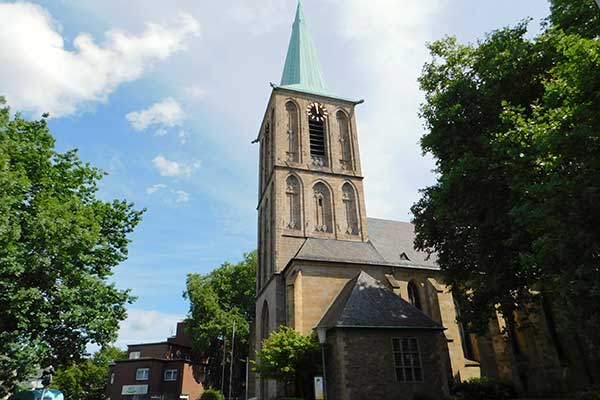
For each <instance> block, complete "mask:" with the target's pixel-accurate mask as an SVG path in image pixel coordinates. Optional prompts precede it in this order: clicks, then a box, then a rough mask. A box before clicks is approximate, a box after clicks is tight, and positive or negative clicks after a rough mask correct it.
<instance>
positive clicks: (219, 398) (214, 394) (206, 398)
mask: <svg viewBox="0 0 600 400" xmlns="http://www.w3.org/2000/svg"><path fill="white" fill-rule="evenodd" d="M224 399H225V397H223V394H221V392H219V391H218V390H217V389H206V390H205V391H204V392H203V393H202V396H200V398H199V399H198V400H224Z"/></svg>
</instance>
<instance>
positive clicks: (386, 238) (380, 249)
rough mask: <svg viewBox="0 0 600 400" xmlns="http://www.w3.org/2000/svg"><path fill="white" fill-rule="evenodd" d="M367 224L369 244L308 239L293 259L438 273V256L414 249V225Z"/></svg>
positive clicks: (368, 219)
mask: <svg viewBox="0 0 600 400" xmlns="http://www.w3.org/2000/svg"><path fill="white" fill-rule="evenodd" d="M367 223H368V224H369V241H368V242H352V241H344V240H333V239H316V238H307V239H306V240H305V241H304V244H303V245H302V247H301V248H300V250H299V251H298V253H297V254H296V256H295V257H294V259H296V260H312V261H331V262H346V263H353V264H376V265H395V266H403V267H407V268H411V267H412V268H426V269H436V270H437V269H439V266H438V265H437V263H436V257H435V255H431V256H429V255H428V254H427V253H425V252H422V251H417V250H416V249H415V248H414V244H413V242H414V239H415V230H414V226H413V224H411V223H408V222H399V221H390V220H383V219H375V218H367Z"/></svg>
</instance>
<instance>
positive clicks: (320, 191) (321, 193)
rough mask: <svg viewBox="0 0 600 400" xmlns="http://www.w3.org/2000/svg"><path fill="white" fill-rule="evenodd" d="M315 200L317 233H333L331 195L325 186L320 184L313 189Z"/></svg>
mask: <svg viewBox="0 0 600 400" xmlns="http://www.w3.org/2000/svg"><path fill="white" fill-rule="evenodd" d="M313 192H314V198H315V230H316V231H317V232H328V233H331V232H333V218H332V212H331V194H330V192H329V189H328V188H327V186H325V184H323V183H321V182H319V183H317V184H316V185H315V186H314V187H313Z"/></svg>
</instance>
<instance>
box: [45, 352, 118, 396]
mask: <svg viewBox="0 0 600 400" xmlns="http://www.w3.org/2000/svg"><path fill="white" fill-rule="evenodd" d="M122 359H127V352H126V351H123V350H120V349H118V348H116V347H112V346H107V347H104V348H102V349H100V350H99V351H98V352H96V353H95V354H94V355H93V356H92V357H91V358H87V359H85V360H82V361H80V362H77V363H74V364H72V365H70V366H68V367H65V368H61V369H59V370H58V371H56V374H55V376H54V381H53V382H52V387H53V388H54V389H58V390H60V391H61V392H62V393H63V394H64V395H65V398H67V399H79V400H97V399H101V398H103V396H104V388H105V385H106V380H107V378H108V366H109V364H110V363H112V362H113V361H115V360H122Z"/></svg>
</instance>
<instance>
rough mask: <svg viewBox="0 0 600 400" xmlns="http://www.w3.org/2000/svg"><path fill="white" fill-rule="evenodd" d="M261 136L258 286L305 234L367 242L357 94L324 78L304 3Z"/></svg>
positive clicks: (290, 254) (289, 255) (265, 282)
mask: <svg viewBox="0 0 600 400" xmlns="http://www.w3.org/2000/svg"><path fill="white" fill-rule="evenodd" d="M271 86H272V87H273V91H272V94H271V97H270V100H269V103H268V105H267V110H266V112H265V115H264V118H263V122H262V127H261V130H260V133H259V136H258V141H259V142H260V168H259V170H260V178H259V180H260V183H259V199H258V228H259V229H258V238H259V239H258V240H259V243H258V250H259V268H258V277H257V278H258V279H257V285H258V291H259V292H260V291H263V290H265V289H266V287H267V286H268V285H269V282H270V281H271V280H272V278H273V276H274V275H276V274H277V273H279V272H280V271H281V270H282V269H283V268H285V266H286V265H287V263H288V262H289V261H290V259H291V258H292V257H293V256H294V254H295V253H296V252H297V251H298V249H299V248H300V246H301V245H302V243H303V240H304V239H305V238H308V237H316V238H321V239H330V240H348V241H366V240H367V224H366V214H365V205H364V192H363V184H362V180H363V177H362V174H361V165H360V156H359V149H358V141H357V130H356V120H355V106H356V105H357V104H359V103H361V101H353V100H349V99H345V98H342V97H339V96H336V95H333V94H332V93H331V92H330V91H329V89H328V88H327V86H326V85H325V81H324V79H323V74H322V72H321V68H320V66H319V62H318V59H317V53H316V50H315V48H314V45H313V42H312V39H311V37H310V34H309V31H308V26H307V22H306V20H305V17H304V13H303V10H302V3H301V2H299V3H298V8H297V10H296V17H295V20H294V24H293V28H292V35H291V38H290V43H289V48H288V52H287V57H286V60H285V66H284V70H283V75H282V78H281V84H279V85H275V84H271Z"/></svg>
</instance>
